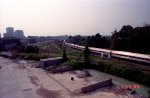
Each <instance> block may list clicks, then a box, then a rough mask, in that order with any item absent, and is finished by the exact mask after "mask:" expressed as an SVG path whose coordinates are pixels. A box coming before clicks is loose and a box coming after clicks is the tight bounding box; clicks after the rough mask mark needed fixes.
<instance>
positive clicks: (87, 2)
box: [0, 0, 150, 36]
mask: <svg viewBox="0 0 150 98" xmlns="http://www.w3.org/2000/svg"><path fill="white" fill-rule="evenodd" d="M144 23H147V24H150V0H0V33H1V35H3V33H5V32H6V27H14V29H21V30H23V31H24V34H25V36H28V35H31V36H55V35H56V36H57V35H79V34H80V35H94V34H96V33H100V34H101V35H111V32H112V31H114V30H115V28H116V29H117V30H120V28H121V27H122V26H123V25H131V26H133V27H137V26H143V25H144Z"/></svg>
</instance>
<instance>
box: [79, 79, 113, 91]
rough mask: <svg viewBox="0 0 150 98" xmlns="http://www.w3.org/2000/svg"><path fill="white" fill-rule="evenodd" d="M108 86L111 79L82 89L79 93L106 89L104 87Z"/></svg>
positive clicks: (110, 83)
mask: <svg viewBox="0 0 150 98" xmlns="http://www.w3.org/2000/svg"><path fill="white" fill-rule="evenodd" d="M110 85H112V79H108V80H104V81H101V82H98V83H95V84H92V85H88V86H86V87H83V88H81V92H82V93H87V92H90V91H94V90H96V89H99V88H102V87H106V86H110Z"/></svg>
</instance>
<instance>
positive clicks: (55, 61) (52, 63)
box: [41, 58, 62, 69]
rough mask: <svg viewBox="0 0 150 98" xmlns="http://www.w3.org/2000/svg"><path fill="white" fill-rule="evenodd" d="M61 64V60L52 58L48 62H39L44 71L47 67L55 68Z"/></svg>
mask: <svg viewBox="0 0 150 98" xmlns="http://www.w3.org/2000/svg"><path fill="white" fill-rule="evenodd" d="M60 63H62V58H54V59H50V60H44V61H42V60H41V67H42V68H44V69H46V68H47V67H49V66H57V65H58V64H60Z"/></svg>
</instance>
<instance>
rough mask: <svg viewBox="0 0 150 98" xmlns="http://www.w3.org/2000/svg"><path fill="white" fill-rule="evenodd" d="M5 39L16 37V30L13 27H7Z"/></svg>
mask: <svg viewBox="0 0 150 98" xmlns="http://www.w3.org/2000/svg"><path fill="white" fill-rule="evenodd" d="M4 37H5V38H6V37H7V38H8V37H14V28H13V27H7V28H6V33H4Z"/></svg>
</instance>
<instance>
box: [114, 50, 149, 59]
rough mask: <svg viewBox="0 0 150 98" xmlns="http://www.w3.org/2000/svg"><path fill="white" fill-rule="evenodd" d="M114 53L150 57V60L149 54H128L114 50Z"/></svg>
mask: <svg viewBox="0 0 150 98" xmlns="http://www.w3.org/2000/svg"><path fill="white" fill-rule="evenodd" d="M112 53H117V54H124V55H130V56H136V57H149V58H150V55H148V54H141V53H133V52H126V51H116V50H112Z"/></svg>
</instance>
